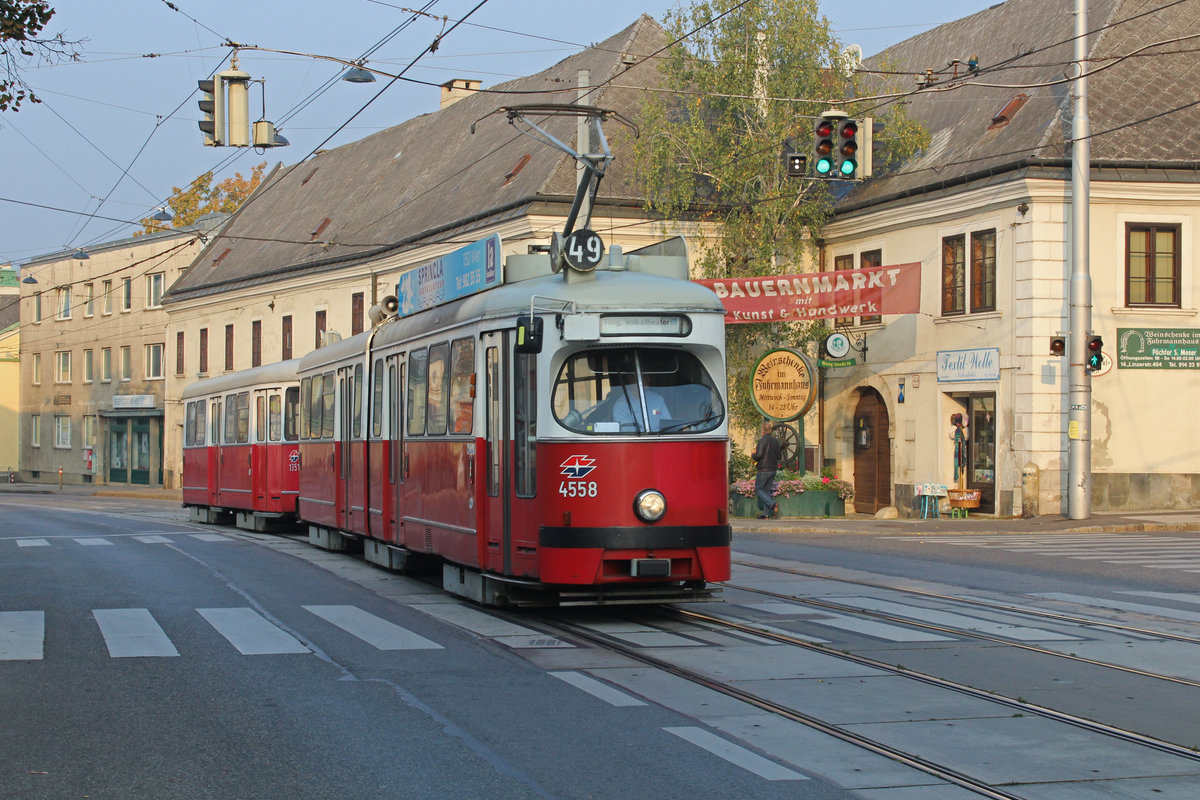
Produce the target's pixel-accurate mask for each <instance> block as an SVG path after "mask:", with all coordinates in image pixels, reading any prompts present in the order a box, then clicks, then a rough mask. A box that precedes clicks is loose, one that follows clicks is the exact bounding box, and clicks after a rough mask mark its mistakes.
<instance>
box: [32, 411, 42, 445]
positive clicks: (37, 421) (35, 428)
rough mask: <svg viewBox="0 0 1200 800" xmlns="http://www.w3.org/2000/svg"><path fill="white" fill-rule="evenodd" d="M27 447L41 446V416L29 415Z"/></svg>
mask: <svg viewBox="0 0 1200 800" xmlns="http://www.w3.org/2000/svg"><path fill="white" fill-rule="evenodd" d="M29 425H30V428H29V446H30V447H41V446H42V415H41V414H30V416H29Z"/></svg>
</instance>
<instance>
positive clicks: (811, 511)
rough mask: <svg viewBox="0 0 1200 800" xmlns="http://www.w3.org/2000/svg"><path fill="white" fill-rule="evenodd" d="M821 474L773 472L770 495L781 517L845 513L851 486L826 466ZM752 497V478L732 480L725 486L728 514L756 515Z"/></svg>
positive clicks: (756, 506)
mask: <svg viewBox="0 0 1200 800" xmlns="http://www.w3.org/2000/svg"><path fill="white" fill-rule="evenodd" d="M821 473H822V474H820V475H817V474H815V473H811V472H810V473H808V474H806V475H804V476H803V477H801V476H800V475H799V474H798V473H795V472H792V471H790V470H780V471H779V472H778V473H777V474H776V476H775V485H774V487H773V492H772V494H773V496H774V497H775V502H777V503H778V504H779V516H781V517H841V516H845V514H846V501H847V500H849V499H850V498H852V497H854V487H853V486H852V485H851V484H850V482H849V481H845V480H842V479H841V478H839V477H838V476H837V475H834V474H833V470H832V469H829V468H826V469H824V470H822V471H821ZM758 513H759V512H758V503H757V501H756V500H755V497H754V479H753V478H748V479H742V480H737V481H734V483H733V484H732V485H731V486H730V487H729V514H730V516H733V517H756V516H758Z"/></svg>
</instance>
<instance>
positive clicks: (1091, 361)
mask: <svg viewBox="0 0 1200 800" xmlns="http://www.w3.org/2000/svg"><path fill="white" fill-rule="evenodd" d="M1102 366H1104V340H1103V339H1101V338H1100V337H1099V336H1090V337H1088V341H1087V368H1088V372H1095V371H1096V370H1098V369H1100V367H1102Z"/></svg>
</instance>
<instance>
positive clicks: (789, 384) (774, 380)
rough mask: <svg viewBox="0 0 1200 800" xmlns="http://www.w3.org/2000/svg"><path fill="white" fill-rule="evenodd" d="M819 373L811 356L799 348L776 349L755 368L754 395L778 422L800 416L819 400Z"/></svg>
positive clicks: (762, 409)
mask: <svg viewBox="0 0 1200 800" xmlns="http://www.w3.org/2000/svg"><path fill="white" fill-rule="evenodd" d="M815 375H816V372H814V370H813V365H812V362H811V361H809V360H808V356H806V355H804V354H803V353H801V352H799V351H798V350H791V349H787V348H780V349H778V350H772V351H771V352H769V353H767V354H766V355H765V356H763V357H762V358H761V359H760V360H759V362H758V364H757V365H755V367H754V376H753V378H752V379H751V382H750V397H751V398H752V399H753V400H754V405H755V407H756V408H757V409H758V410H759V411H760V412H762V415H763V416H764V417H766V418H768V419H772V420H775V421H776V422H785V421H787V420H792V419H797V418H799V417H801V416H803V415H804V414H805V413H807V412H808V409H809V408H811V407H812V404H813V400H815V399H816V396H817V386H816V378H815Z"/></svg>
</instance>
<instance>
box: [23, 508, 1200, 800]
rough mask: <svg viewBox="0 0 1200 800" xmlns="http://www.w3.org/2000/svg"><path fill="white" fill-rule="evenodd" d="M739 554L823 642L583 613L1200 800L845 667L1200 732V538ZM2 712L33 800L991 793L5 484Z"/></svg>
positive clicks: (353, 566)
mask: <svg viewBox="0 0 1200 800" xmlns="http://www.w3.org/2000/svg"><path fill="white" fill-rule="evenodd" d="M735 548H736V551H737V553H736V558H737V559H738V560H739V561H741V562H744V563H742V564H740V565H739V566H738V567H737V568H736V569H735V575H734V579H733V581H732V582H731V583H732V584H734V585H736V586H737V587H741V588H735V586H730V587H728V588H726V590H725V597H724V602H723V603H719V604H704V605H701V606H697V608H701V609H703V610H714V611H717V612H719V613H721V614H723V615H726V616H730V617H734V618H737V619H739V620H742V621H744V622H747V623H749V624H753V625H756V626H759V627H760V628H761V629H770V630H779V631H786V632H790V633H793V634H795V635H798V636H800V637H802V638H805V639H807V640H808V641H812V642H820V643H821V644H820V646H819V649H818V650H817V651H815V652H812V653H803V652H799V651H793V650H792V649H789V648H786V647H783V646H781V645H778V644H776V643H771V642H766V641H764V640H762V639H759V638H757V637H754V636H747V635H737V634H731V633H728V632H722V631H719V630H718V629H717V628H715V627H707V628H704V627H696V626H693V625H690V624H686V623H683V622H669V621H664V619H662V618H660V617H659V616H656V615H655V614H654V613H652V612H649V611H647V612H641V611H633V610H627V609H620V610H616V609H614V610H600V611H590V612H564V616H565V618H567V619H569V620H570V621H572V622H574V623H577V624H583V625H586V626H589V627H590V628H592V629H594V630H596V631H601V632H604V633H606V634H611V635H615V636H618V637H621V638H622V640H623V641H624V642H625V643H626V644H628V645H631V646H633V647H636V648H641V649H643V650H644V651H645V652H647V653H650V654H653V655H654V656H655V657H658V658H662V659H666V660H669V661H673V662H674V663H676V664H678V665H680V666H682V667H686V668H688V669H693V670H698V671H701V672H704V673H706V674H707V675H709V677H710V678H712V679H713V680H718V681H726V682H728V683H729V684H730V685H731V686H736V687H738V688H739V689H742V690H746V691H750V692H753V693H756V694H760V695H762V696H764V697H767V696H769V697H773V698H775V699H776V700H778V701H781V702H786V703H790V704H792V705H793V707H797V708H799V709H801V710H804V711H805V712H806V713H812V714H817V715H820V716H821V718H822V719H828V720H830V721H833V722H835V723H837V724H842V725H845V726H847V727H848V728H849V729H854V730H858V731H860V732H869V733H870V735H871V736H872V737H874V738H876V739H877V740H879V741H891V742H892V743H893V744H898V745H900V746H902V747H904V748H908V749H912V750H914V751H920V752H921V753H922V754H924V755H925V756H926V757H928V758H932V759H937V760H939V763H946V764H948V765H949V766H951V767H952V768H954V769H958V770H959V771H961V772H964V773H970V774H978V775H980V776H982V777H983V778H984V779H986V780H989V781H993V782H995V783H996V784H998V785H999V784H1003V785H1004V786H1006V787H1008V790H1009V791H1010V792H1011V793H1012V794H1013V795H1014V796H1019V797H1027V798H1038V799H1039V800H1041V798H1047V799H1050V800H1065V799H1067V798H1091V797H1105V798H1109V797H1111V798H1135V797H1155V798H1158V800H1184V798H1186V799H1187V800H1194V798H1195V797H1196V796H1197V795H1198V794H1200V762H1197V761H1195V760H1189V759H1188V758H1186V757H1175V756H1170V755H1164V754H1162V753H1155V752H1149V751H1144V748H1142V747H1141V745H1137V744H1129V743H1127V742H1113V741H1110V740H1109V739H1108V738H1107V737H1104V736H1101V735H1098V734H1095V733H1084V732H1081V731H1079V730H1077V729H1075V728H1071V727H1069V726H1064V725H1062V724H1060V723H1053V722H1047V721H1044V720H1038V719H1035V718H1034V715H1031V714H1027V713H1020V712H1018V713H1013V711H1012V709H1009V708H1001V709H999V710H997V709H996V708H992V707H991V706H989V705H988V702H987V701H986V700H979V699H973V698H967V697H964V696H961V695H959V694H956V693H954V692H949V691H946V690H944V689H942V688H937V687H931V686H930V685H928V684H922V683H918V682H913V681H911V680H910V679H908V678H906V677H903V676H894V675H888V674H885V672H884V671H881V669H878V668H870V669H867V668H863V667H861V666H854V665H848V664H846V663H843V662H841V661H839V660H838V654H840V653H845V654H853V655H862V656H865V657H869V658H872V659H876V660H877V661H878V662H879V663H881V664H903V665H904V666H905V667H907V668H908V669H910V670H920V671H922V672H928V673H929V674H931V675H934V676H938V677H941V678H944V679H947V680H952V681H955V682H958V683H962V684H964V685H969V686H976V687H978V688H981V689H984V690H985V691H988V692H993V693H997V694H1000V695H1004V696H1006V697H1012V698H1021V699H1023V700H1028V701H1031V702H1033V703H1036V704H1040V705H1043V706H1046V707H1049V708H1055V709H1058V710H1062V711H1065V712H1068V713H1072V714H1076V715H1078V716H1081V717H1086V718H1089V719H1098V720H1103V721H1105V722H1108V723H1110V724H1113V725H1118V726H1121V727H1127V728H1130V729H1132V730H1134V731H1137V732H1140V733H1142V734H1145V735H1148V736H1153V737H1156V738H1159V739H1162V740H1163V741H1165V742H1168V743H1174V744H1178V745H1181V746H1183V747H1194V746H1196V745H1200V724H1198V723H1196V721H1195V720H1197V719H1200V658H1198V657H1197V656H1200V535H1197V534H1194V533H1186V532H1180V533H1169V534H1128V535H1116V536H1114V535H1111V534H1085V535H1078V534H1070V535H1056V534H1040V533H1039V534H1033V533H1031V534H1028V535H1025V536H1009V535H980V536H935V535H926V536H901V535H895V534H892V533H886V532H885V533H881V534H878V535H875V534H870V535H864V534H858V535H853V536H836V535H827V534H819V533H791V534H784V533H778V532H776V533H763V534H757V533H742V534H740V535H739V536H738V537H737V540H736V542H735ZM776 568H783V569H784V570H799V571H801V572H805V573H809V574H808V575H796V574H793V573H788V572H784V571H779V570H778V569H776ZM1193 570H1195V571H1193ZM811 573H821V574H822V575H824V576H825V577H821V578H814V577H812V576H811ZM848 581H859V583H853V582H848ZM864 582H865V583H864ZM866 584H877V585H873V586H868V585H866ZM905 588H916V589H919V590H921V591H933V592H942V593H945V594H946V596H947V598H949V599H946V598H943V599H934V598H930V597H915V596H911V595H905V594H903V590H904V589H905ZM764 592H770V593H772V595H771V596H768V595H766V594H764ZM953 598H961V599H983V600H987V601H991V602H996V603H1005V604H1013V607H1014V608H1018V607H1019V606H1024V607H1027V608H1029V609H1031V610H1042V611H1051V612H1054V613H1060V614H1064V615H1069V616H1071V617H1078V618H1079V619H1081V620H1083V621H1082V622H1068V621H1051V620H1047V619H1045V618H1038V617H1034V616H1030V617H1028V618H1024V617H1022V616H1021V613H1022V612H1020V611H1019V610H1016V611H1011V612H998V611H986V610H980V609H979V608H972V607H968V606H964V605H961V604H960V603H959V601H957V600H954V599H953ZM809 601H816V602H817V603H824V604H826V605H824V606H821V605H809V604H806V603H808V602H809ZM828 604H835V605H836V606H837V607H838V608H840V607H841V606H843V605H844V606H847V607H851V606H853V607H854V608H858V609H862V610H863V613H862V614H860V613H858V612H852V611H845V610H837V609H836V608H833V607H832V606H830V605H828ZM872 614H875V616H872ZM881 614H883V616H880V615H881ZM1087 619H1094V620H1096V621H1109V622H1114V623H1120V624H1125V625H1137V626H1139V628H1140V629H1141V630H1142V631H1143V633H1139V634H1133V633H1128V632H1125V631H1123V630H1116V629H1108V628H1104V627H1103V626H1101V625H1098V624H1092V623H1088V622H1087V621H1086V620H1087ZM930 625H936V626H937V627H928V626H930ZM922 626H925V627H922ZM979 631H989V632H990V634H989V635H992V636H993V638H992V639H979V638H974V634H975V633H978V632H979ZM1173 635H1178V636H1180V637H1183V638H1182V640H1179V639H1173V638H1171V637H1172V636H1173ZM1188 637H1193V638H1196V640H1197V641H1196V642H1190V641H1187V640H1186V639H1187V638H1188ZM1009 640H1011V641H1012V642H1017V643H1022V644H1029V645H1032V646H1035V647H1036V648H1040V649H1039V650H1032V649H1020V648H1016V647H1010V646H1008V645H1007V644H1006V642H1007V641H1009ZM1056 654H1062V655H1064V656H1065V655H1071V656H1075V655H1082V656H1084V657H1086V658H1088V659H1091V661H1089V662H1079V661H1073V660H1068V659H1065V658H1060V657H1058V655H1056ZM1161 676H1165V678H1168V679H1164V677H1161ZM1193 684H1195V685H1193ZM0 709H2V710H3V713H0V798H4V800H8V799H9V798H15V799H16V800H42V799H43V798H45V799H47V800H52V799H56V798H122V799H124V798H141V797H147V798H148V797H153V798H189V799H190V800H191V799H195V798H279V797H291V798H326V797H330V798H332V797H337V798H346V797H354V798H376V797H378V798H457V797H463V798H468V797H469V798H479V797H487V798H526V797H536V798H655V799H656V800H657V799H659V798H681V799H682V798H696V797H738V798H777V797H800V798H814V800H821V799H823V798H850V797H855V798H862V799H863V800H914V799H916V798H919V800H926V798H938V799H939V800H943V799H950V798H966V797H972V796H976V795H973V794H971V793H969V792H967V791H966V790H964V789H961V788H957V787H953V786H949V785H947V784H944V783H942V782H940V781H938V780H935V779H932V778H930V777H929V776H928V775H925V774H923V773H919V772H917V771H915V770H912V769H910V768H908V767H903V766H900V765H898V764H897V763H895V762H894V761H892V760H889V759H887V758H884V757H882V756H877V755H872V754H867V753H864V752H862V751H859V750H855V749H853V748H851V746H850V745H846V744H844V743H842V742H839V741H836V740H833V739H831V738H829V737H825V736H824V735H818V734H816V733H814V732H813V731H811V730H809V729H807V728H803V727H802V726H799V725H796V724H794V723H791V722H785V721H782V720H781V719H780V718H778V717H776V716H773V715H771V714H770V713H768V712H766V711H761V710H758V709H754V708H751V707H749V706H747V705H745V704H744V703H740V702H734V701H732V700H731V699H729V698H728V697H724V696H721V695H719V694H716V693H715V692H712V691H710V690H708V689H702V688H698V687H697V686H695V685H692V684H687V683H686V682H684V681H683V680H681V679H679V678H676V677H672V676H671V675H669V674H667V673H664V672H662V671H660V670H657V669H654V668H650V667H647V666H645V665H644V664H641V663H639V662H637V661H635V660H634V659H632V658H629V657H626V656H623V655H620V654H617V653H614V652H609V651H605V650H604V649H603V648H602V647H599V646H592V645H588V644H587V643H585V642H582V641H580V640H572V639H571V638H570V637H569V636H565V635H563V634H562V633H560V632H556V631H554V630H552V629H550V628H548V627H547V625H545V624H539V623H538V622H537V621H536V620H534V619H532V618H527V619H523V618H521V617H519V616H517V617H513V616H512V615H508V616H500V617H497V616H494V615H491V614H488V613H486V612H485V611H483V610H481V609H478V608H477V607H473V606H471V605H470V604H466V603H463V602H461V601H459V600H457V599H455V598H452V597H449V596H447V595H445V594H444V593H443V592H442V591H441V590H440V589H439V588H437V587H435V586H430V585H429V584H427V583H424V582H421V581H418V580H415V579H411V578H407V577H403V576H396V575H391V574H388V573H386V572H384V571H382V570H379V569H377V568H374V567H372V566H369V565H366V564H363V563H362V562H361V561H358V560H355V559H353V558H351V557H348V556H345V555H340V554H329V553H324V552H322V551H319V550H315V549H313V548H310V547H308V546H307V545H306V544H304V543H302V542H299V541H296V540H294V539H289V538H284V537H276V536H268V535H262V534H246V533H243V532H238V531H236V530H233V529H230V528H222V527H214V526H199V525H190V524H187V523H186V522H184V517H183V514H182V512H181V511H180V509H179V508H178V506H177V505H173V504H171V503H164V502H156V501H149V500H136V499H128V498H125V499H122V498H99V497H95V498H94V497H87V496H34V495H29V496H23V495H7V496H4V497H0Z"/></svg>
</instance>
